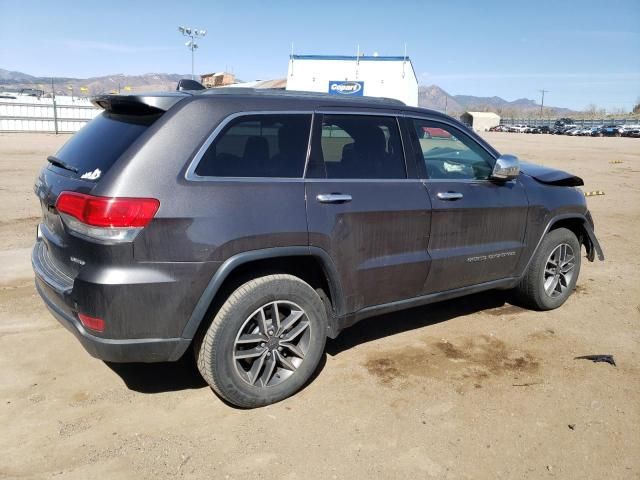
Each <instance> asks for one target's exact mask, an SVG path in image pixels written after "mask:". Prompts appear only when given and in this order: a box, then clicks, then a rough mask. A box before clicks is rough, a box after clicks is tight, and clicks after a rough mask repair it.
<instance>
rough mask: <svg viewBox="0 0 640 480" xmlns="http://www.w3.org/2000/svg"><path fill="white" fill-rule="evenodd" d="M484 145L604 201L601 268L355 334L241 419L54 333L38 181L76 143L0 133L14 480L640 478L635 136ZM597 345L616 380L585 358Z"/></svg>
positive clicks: (8, 423)
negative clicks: (40, 265)
mask: <svg viewBox="0 0 640 480" xmlns="http://www.w3.org/2000/svg"><path fill="white" fill-rule="evenodd" d="M486 136H487V138H488V139H489V141H490V142H492V143H493V144H494V145H495V146H496V147H497V148H498V150H500V151H502V152H505V153H507V152H508V153H515V154H517V155H518V156H520V158H522V159H527V160H531V161H534V162H538V163H542V164H545V165H550V166H554V167H559V168H563V169H566V170H569V171H572V172H574V173H576V174H578V175H580V176H582V177H583V178H584V179H585V183H586V186H585V190H603V191H604V192H605V193H606V195H604V196H598V197H593V198H589V204H590V208H591V210H592V212H593V216H594V219H595V222H596V232H597V234H598V237H599V239H600V241H601V243H602V246H603V248H604V251H605V255H606V257H607V260H606V262H604V263H594V264H590V263H588V262H586V261H585V262H584V263H583V269H582V272H581V275H580V279H579V281H578V286H577V289H576V292H575V293H574V295H573V296H572V297H571V298H570V299H569V301H568V302H567V304H565V306H564V307H562V308H560V309H559V310H555V311H552V312H546V313H538V312H531V311H526V310H522V309H520V308H518V307H515V306H512V305H509V304H508V303H505V298H504V296H503V295H501V294H500V293H484V294H479V295H475V296H472V297H467V298H464V299H458V300H454V301H450V302H446V303H442V304H438V305H434V306H431V307H428V308H420V309H414V310H410V311H406V312H401V313H397V314H393V315H386V316H381V317H376V318H373V319H370V320H368V321H365V322H363V323H360V324H358V325H356V326H355V327H353V328H351V329H349V330H347V331H345V332H344V333H343V334H342V336H341V337H340V338H339V339H337V340H335V341H331V342H329V344H328V351H327V355H326V358H325V360H324V362H323V364H322V367H321V371H320V372H319V374H318V376H317V377H316V378H315V379H314V380H313V382H311V384H310V385H309V386H308V387H307V388H305V389H304V390H303V391H302V392H300V393H299V394H298V395H296V396H295V397H293V398H290V399H288V400H286V401H284V402H281V403H279V404H277V405H273V406H270V407H266V408H261V409H257V410H250V411H242V410H236V409H234V408H232V407H229V406H227V405H225V404H224V403H222V402H221V401H220V400H219V399H218V398H217V397H216V396H215V395H214V394H213V393H212V392H211V391H210V390H209V388H207V387H206V385H205V384H204V382H203V381H202V380H201V379H200V377H199V375H198V373H197V371H196V370H195V369H194V368H193V367H192V365H191V363H190V362H189V361H181V362H178V363H175V364H158V365H120V366H116V365H107V364H105V363H103V362H101V361H98V360H95V359H93V358H91V357H90V356H89V355H88V354H86V353H85V352H84V350H83V349H82V347H81V346H80V344H79V343H78V342H77V341H76V340H75V338H74V337H73V336H72V335H71V334H69V333H68V332H67V331H66V330H65V329H64V328H62V327H61V326H59V325H58V323H57V322H56V321H55V320H54V319H53V317H52V316H51V315H50V314H49V313H48V312H47V311H46V309H45V307H44V305H43V303H42V302H41V301H40V299H39V298H38V297H37V295H36V293H35V290H34V287H33V280H32V273H31V268H30V261H29V253H30V247H31V245H32V243H33V240H34V236H35V228H36V224H37V222H38V218H39V206H38V203H37V201H36V199H35V196H34V195H33V191H32V185H33V180H34V178H35V176H36V173H37V171H38V169H39V168H40V166H41V165H42V164H43V163H44V162H45V157H46V155H47V154H50V153H53V152H54V151H55V150H56V149H57V148H58V146H59V145H61V144H62V143H63V142H64V141H65V140H66V138H68V137H66V136H63V135H61V136H58V137H56V136H53V135H44V134H42V135H38V134H0V178H1V179H2V180H1V181H0V265H2V267H1V268H0V398H1V404H0V425H1V430H0V431H1V432H2V433H1V434H0V452H2V453H1V454H0V478H50V477H60V478H70V479H72V478H77V479H86V478H153V479H163V478H175V477H178V478H207V479H224V478H243V479H246V478H278V479H283V478H286V479H296V478H304V479H308V478H318V479H331V478H340V479H342V478H403V479H404V478H439V479H443V478H447V479H448V478H487V479H495V478H505V479H515V478H531V479H539V478H547V477H556V478H576V479H585V478H615V479H618V478H619V479H629V478H640V455H639V453H640V358H639V349H638V346H639V345H640V335H639V329H638V325H639V323H640V273H639V272H640V256H639V255H638V252H639V251H640V140H638V139H632V138H589V137H563V136H562V137H561V136H548V135H545V136H543V135H523V134H507V133H495V134H486ZM612 161H622V163H616V164H612V163H611V162H612ZM594 353H610V354H613V355H614V356H615V359H616V361H617V364H618V366H617V368H616V367H612V366H610V365H608V364H606V363H598V364H596V363H592V362H589V361H583V360H574V357H575V356H578V355H585V354H594ZM185 360H190V359H185Z"/></svg>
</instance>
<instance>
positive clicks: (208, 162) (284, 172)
mask: <svg viewBox="0 0 640 480" xmlns="http://www.w3.org/2000/svg"><path fill="white" fill-rule="evenodd" d="M310 129H311V115H310V114H268V115H247V116H242V117H238V118H236V119H234V120H232V121H231V122H230V123H229V125H227V126H226V127H225V128H224V130H223V131H222V132H221V133H220V134H218V136H217V137H216V139H215V140H214V142H213V143H212V144H211V146H210V147H209V148H208V149H207V151H206V152H205V154H204V156H203V157H202V159H201V160H200V163H199V164H198V166H197V167H196V170H195V173H196V175H199V176H201V177H268V178H269V177H270V178H301V177H302V174H303V172H304V164H305V161H306V157H307V148H308V143H309V133H310Z"/></svg>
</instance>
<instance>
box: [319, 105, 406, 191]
mask: <svg viewBox="0 0 640 480" xmlns="http://www.w3.org/2000/svg"><path fill="white" fill-rule="evenodd" d="M319 150H320V151H316V152H315V156H317V157H321V158H322V160H323V161H324V166H325V169H326V177H327V178H336V179H340V178H342V179H358V178H360V179H397V178H406V171H405V164H404V154H403V151H402V142H401V140H400V133H399V130H398V123H397V120H396V119H395V117H391V116H373V115H337V114H336V115H324V116H323V121H322V130H321V134H320V145H319ZM315 163H318V162H317V160H316V159H314V164H315Z"/></svg>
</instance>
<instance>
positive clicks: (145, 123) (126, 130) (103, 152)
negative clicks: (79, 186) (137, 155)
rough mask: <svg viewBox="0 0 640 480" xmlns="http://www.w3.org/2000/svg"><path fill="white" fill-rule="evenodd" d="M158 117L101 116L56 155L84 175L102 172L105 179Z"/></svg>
mask: <svg viewBox="0 0 640 480" xmlns="http://www.w3.org/2000/svg"><path fill="white" fill-rule="evenodd" d="M157 118H158V116H157V115H154V116H127V115H113V114H109V113H106V112H103V113H101V114H100V115H98V116H97V117H96V118H94V119H93V120H92V121H90V122H89V123H87V124H86V125H85V126H84V127H82V128H81V129H80V130H79V131H78V132H77V133H76V134H75V135H74V136H73V137H71V139H69V141H68V142H67V143H65V144H64V146H63V147H62V148H61V149H60V150H59V151H58V153H56V157H58V158H59V159H61V160H63V161H64V162H65V163H67V164H69V165H71V166H72V167H75V168H77V169H78V175H79V176H81V175H83V174H85V173H88V172H93V171H94V170H95V169H96V168H97V169H100V172H101V176H104V174H105V173H106V172H107V170H109V168H111V166H112V165H113V164H114V163H115V161H116V160H117V159H118V158H119V157H120V155H122V154H123V153H124V151H125V150H126V149H127V148H129V147H130V146H131V144H132V143H133V142H134V141H135V140H136V139H137V138H138V137H139V136H140V135H142V134H143V133H144V132H145V131H146V130H147V128H149V126H150V125H151V124H152V123H153V122H154V121H155V120H156V119H157Z"/></svg>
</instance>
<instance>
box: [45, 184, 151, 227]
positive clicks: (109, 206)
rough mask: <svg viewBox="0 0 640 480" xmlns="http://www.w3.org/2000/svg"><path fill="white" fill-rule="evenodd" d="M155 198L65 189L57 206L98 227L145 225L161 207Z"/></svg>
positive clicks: (60, 209)
mask: <svg viewBox="0 0 640 480" xmlns="http://www.w3.org/2000/svg"><path fill="white" fill-rule="evenodd" d="M158 207H160V202H159V201H158V200H156V199H155V198H117V197H116V198H113V197H95V196H92V195H86V194H84V193H76V192H62V193H61V194H60V196H59V197H58V201H57V203H56V208H57V209H58V212H60V213H66V214H68V215H71V216H72V217H75V218H76V219H78V220H80V221H81V222H82V223H84V224H86V225H91V226H94V227H115V228H122V227H144V226H146V225H147V224H148V223H149V222H150V221H151V219H152V218H153V216H154V215H155V214H156V212H157V211H158Z"/></svg>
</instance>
